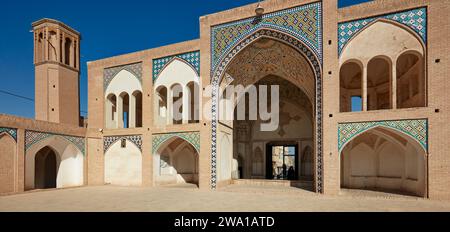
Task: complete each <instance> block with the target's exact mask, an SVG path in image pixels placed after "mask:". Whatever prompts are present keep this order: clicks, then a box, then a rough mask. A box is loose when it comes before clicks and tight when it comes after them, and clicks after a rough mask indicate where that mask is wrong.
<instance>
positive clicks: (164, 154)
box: [153, 136, 199, 186]
mask: <svg viewBox="0 0 450 232" xmlns="http://www.w3.org/2000/svg"><path fill="white" fill-rule="evenodd" d="M198 160H199V157H198V151H197V150H196V149H195V148H194V146H192V144H190V143H189V142H187V141H186V140H184V139H182V138H180V137H177V136H174V137H172V138H170V139H168V140H167V141H165V142H164V143H163V144H161V145H160V146H159V148H158V149H157V151H156V152H155V154H154V156H153V162H154V168H153V170H154V177H155V184H156V185H172V184H195V185H197V186H198V184H199V177H198V173H199V166H198Z"/></svg>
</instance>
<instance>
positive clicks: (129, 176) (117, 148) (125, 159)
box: [104, 138, 142, 186]
mask: <svg viewBox="0 0 450 232" xmlns="http://www.w3.org/2000/svg"><path fill="white" fill-rule="evenodd" d="M104 175H105V184H111V185H118V186H141V185H142V152H141V150H140V148H139V147H137V146H136V144H134V143H133V142H131V141H130V140H129V139H126V138H122V139H119V140H117V141H115V142H114V143H113V144H112V145H110V146H109V147H108V149H107V150H106V151H105V173H104Z"/></svg>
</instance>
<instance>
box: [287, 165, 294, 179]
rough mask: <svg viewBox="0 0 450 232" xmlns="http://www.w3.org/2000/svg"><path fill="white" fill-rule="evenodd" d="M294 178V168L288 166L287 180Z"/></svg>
mask: <svg viewBox="0 0 450 232" xmlns="http://www.w3.org/2000/svg"><path fill="white" fill-rule="evenodd" d="M294 179H295V170H294V167H292V166H291V167H290V168H289V171H288V180H294Z"/></svg>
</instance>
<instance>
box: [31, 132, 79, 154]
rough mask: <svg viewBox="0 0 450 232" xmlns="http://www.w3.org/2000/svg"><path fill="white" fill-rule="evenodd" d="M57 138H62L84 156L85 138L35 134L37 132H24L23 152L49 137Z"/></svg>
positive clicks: (42, 133)
mask: <svg viewBox="0 0 450 232" xmlns="http://www.w3.org/2000/svg"><path fill="white" fill-rule="evenodd" d="M53 136H56V137H59V138H63V139H65V140H66V141H68V142H69V143H72V144H73V145H75V147H77V148H78V150H80V151H81V153H83V155H85V149H86V147H85V144H86V141H85V138H84V137H77V136H69V135H60V134H54V133H44V132H37V131H28V130H27V131H25V151H28V149H30V148H31V147H32V146H33V145H34V144H36V143H38V142H40V141H42V140H44V139H47V138H50V137H53Z"/></svg>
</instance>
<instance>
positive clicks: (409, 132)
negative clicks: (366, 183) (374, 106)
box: [338, 119, 428, 153]
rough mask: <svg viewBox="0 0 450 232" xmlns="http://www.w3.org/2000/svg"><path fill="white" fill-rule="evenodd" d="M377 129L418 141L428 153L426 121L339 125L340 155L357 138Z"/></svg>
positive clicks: (413, 120) (412, 120)
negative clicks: (400, 134) (392, 131)
mask: <svg viewBox="0 0 450 232" xmlns="http://www.w3.org/2000/svg"><path fill="white" fill-rule="evenodd" d="M376 127H384V128H387V129H391V130H395V131H397V132H400V133H402V134H404V135H406V136H408V137H409V138H411V139H413V140H414V141H416V142H417V143H418V144H419V145H420V146H421V148H422V149H423V150H424V151H425V152H426V153H428V120H426V119H411V120H398V121H375V122H355V123H341V124H339V125H338V148H339V153H340V152H342V150H343V148H344V147H345V146H346V145H347V144H348V143H349V142H350V141H351V140H353V139H354V138H355V137H357V136H358V135H360V134H362V133H364V132H366V131H368V130H370V129H373V128H376Z"/></svg>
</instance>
